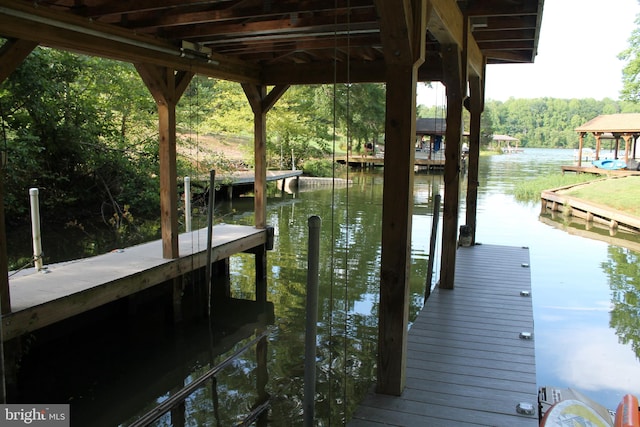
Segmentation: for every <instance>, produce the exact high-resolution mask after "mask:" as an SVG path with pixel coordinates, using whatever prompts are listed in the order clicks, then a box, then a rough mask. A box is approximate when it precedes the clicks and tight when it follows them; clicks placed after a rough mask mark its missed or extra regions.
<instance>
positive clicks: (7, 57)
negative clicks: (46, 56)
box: [0, 39, 38, 83]
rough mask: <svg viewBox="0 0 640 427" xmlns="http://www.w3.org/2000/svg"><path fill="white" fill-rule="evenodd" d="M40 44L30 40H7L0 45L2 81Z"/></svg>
mask: <svg viewBox="0 0 640 427" xmlns="http://www.w3.org/2000/svg"><path fill="white" fill-rule="evenodd" d="M36 46H38V43H36V42H33V41H30V40H15V39H12V40H7V41H6V42H5V43H4V44H3V45H2V47H0V83H2V82H3V81H4V80H5V79H6V78H7V77H9V75H10V74H11V73H12V72H13V70H15V69H16V68H18V67H19V66H20V64H22V61H24V60H25V58H26V57H27V56H29V54H30V53H31V51H33V49H35V48H36Z"/></svg>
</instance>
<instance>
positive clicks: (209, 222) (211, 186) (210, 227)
mask: <svg viewBox="0 0 640 427" xmlns="http://www.w3.org/2000/svg"><path fill="white" fill-rule="evenodd" d="M215 179H216V171H215V169H211V171H209V209H208V212H207V265H206V268H205V276H206V280H207V316H208V317H211V250H212V247H211V246H212V245H213V203H214V202H215V196H216V184H215Z"/></svg>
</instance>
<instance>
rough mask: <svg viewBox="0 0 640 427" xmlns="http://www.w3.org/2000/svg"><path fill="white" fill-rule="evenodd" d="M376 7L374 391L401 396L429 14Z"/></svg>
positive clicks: (400, 5) (416, 6)
mask: <svg viewBox="0 0 640 427" xmlns="http://www.w3.org/2000/svg"><path fill="white" fill-rule="evenodd" d="M375 3H376V9H377V11H378V16H380V34H381V38H382V44H383V46H384V59H385V65H386V67H387V68H386V77H385V80H386V84H387V91H386V112H385V138H386V147H387V148H386V151H385V160H384V166H385V167H384V189H383V195H382V245H381V249H382V256H381V262H380V264H381V265H380V305H379V307H380V308H379V321H378V372H377V374H378V378H377V383H376V391H377V392H378V393H384V394H390V395H400V394H402V391H403V390H404V387H405V381H406V363H407V361H406V358H407V329H408V321H409V319H408V317H409V316H408V306H409V274H410V273H409V270H410V258H411V254H410V251H411V225H412V221H411V219H412V218H411V217H412V213H413V212H412V211H413V176H414V172H413V168H414V160H415V148H414V142H415V133H416V132H415V131H416V84H417V76H418V67H419V66H420V64H422V63H423V62H424V52H425V50H424V49H425V42H426V26H427V20H426V13H427V12H426V2H406V1H405V2H395V1H383V0H378V1H376V2H375Z"/></svg>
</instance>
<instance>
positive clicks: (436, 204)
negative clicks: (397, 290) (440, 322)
mask: <svg viewBox="0 0 640 427" xmlns="http://www.w3.org/2000/svg"><path fill="white" fill-rule="evenodd" d="M441 198H442V197H441V196H440V195H439V194H436V195H435V196H434V198H433V221H432V223H431V240H429V261H428V262H427V283H426V285H427V287H426V289H425V290H424V302H425V303H426V302H427V299H429V295H431V281H432V280H433V261H434V259H433V258H434V252H435V250H436V238H437V236H438V219H439V218H440V199H441Z"/></svg>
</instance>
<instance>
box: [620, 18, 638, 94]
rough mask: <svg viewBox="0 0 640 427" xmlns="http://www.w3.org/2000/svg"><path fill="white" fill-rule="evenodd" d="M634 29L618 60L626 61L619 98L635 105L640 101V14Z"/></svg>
mask: <svg viewBox="0 0 640 427" xmlns="http://www.w3.org/2000/svg"><path fill="white" fill-rule="evenodd" d="M635 23H636V28H635V29H634V30H633V31H632V32H631V36H630V37H629V47H628V48H627V49H625V50H624V51H622V52H620V54H619V55H618V58H619V59H621V60H623V61H626V65H625V66H624V68H623V69H622V90H621V92H620V97H621V98H622V99H624V100H626V101H630V102H633V103H635V104H637V103H638V102H639V101H640V77H639V75H640V14H639V15H638V16H636V21H635Z"/></svg>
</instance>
